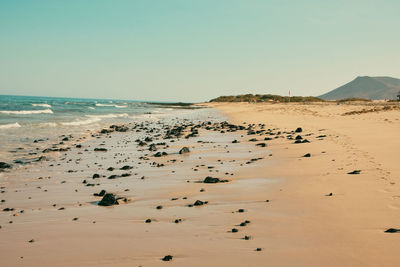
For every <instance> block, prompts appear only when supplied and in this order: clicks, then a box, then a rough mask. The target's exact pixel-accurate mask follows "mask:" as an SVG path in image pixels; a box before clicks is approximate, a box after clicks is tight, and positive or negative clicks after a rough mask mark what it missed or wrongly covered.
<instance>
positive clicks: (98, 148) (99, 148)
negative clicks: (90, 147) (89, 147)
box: [94, 147, 107, 152]
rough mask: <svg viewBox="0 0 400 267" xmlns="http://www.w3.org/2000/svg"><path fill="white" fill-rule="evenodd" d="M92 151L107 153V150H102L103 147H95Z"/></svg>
mask: <svg viewBox="0 0 400 267" xmlns="http://www.w3.org/2000/svg"><path fill="white" fill-rule="evenodd" d="M94 151H97V152H107V148H104V147H96V148H95V149H94Z"/></svg>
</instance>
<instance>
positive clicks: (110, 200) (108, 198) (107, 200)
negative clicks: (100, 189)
mask: <svg viewBox="0 0 400 267" xmlns="http://www.w3.org/2000/svg"><path fill="white" fill-rule="evenodd" d="M118 204H119V203H118V201H117V199H116V197H115V195H114V194H110V193H107V194H105V195H104V197H103V198H102V199H101V200H100V202H99V204H98V205H99V206H112V205H118Z"/></svg>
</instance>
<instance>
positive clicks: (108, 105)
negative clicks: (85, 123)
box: [96, 103, 114, 107]
mask: <svg viewBox="0 0 400 267" xmlns="http://www.w3.org/2000/svg"><path fill="white" fill-rule="evenodd" d="M96 106H98V107H113V106H114V105H110V104H100V103H96Z"/></svg>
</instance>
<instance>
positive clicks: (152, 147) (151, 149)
mask: <svg viewBox="0 0 400 267" xmlns="http://www.w3.org/2000/svg"><path fill="white" fill-rule="evenodd" d="M149 150H150V151H157V147H156V145H155V144H151V145H150V146H149Z"/></svg>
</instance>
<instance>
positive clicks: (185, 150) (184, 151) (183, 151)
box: [179, 146, 190, 154]
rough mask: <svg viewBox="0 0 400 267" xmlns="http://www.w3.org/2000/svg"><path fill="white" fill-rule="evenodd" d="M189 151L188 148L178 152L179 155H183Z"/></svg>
mask: <svg viewBox="0 0 400 267" xmlns="http://www.w3.org/2000/svg"><path fill="white" fill-rule="evenodd" d="M189 152H190V150H189V148H188V147H186V146H185V147H183V148H182V149H181V150H179V154H185V153H189Z"/></svg>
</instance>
